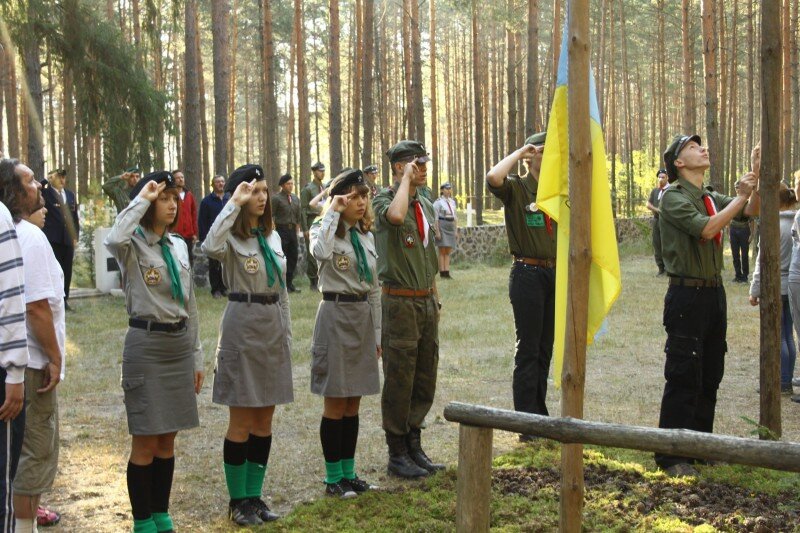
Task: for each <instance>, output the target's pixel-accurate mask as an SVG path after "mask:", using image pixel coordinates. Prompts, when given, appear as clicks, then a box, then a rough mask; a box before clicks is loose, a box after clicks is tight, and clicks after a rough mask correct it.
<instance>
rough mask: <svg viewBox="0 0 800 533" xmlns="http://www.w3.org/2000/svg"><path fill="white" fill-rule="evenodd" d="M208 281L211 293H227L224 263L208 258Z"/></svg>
mask: <svg viewBox="0 0 800 533" xmlns="http://www.w3.org/2000/svg"><path fill="white" fill-rule="evenodd" d="M208 282H209V285H211V294H214V293H217V292H218V293H220V294H225V292H226V291H227V289H226V288H225V282H223V281H222V263H220V262H219V261H217V260H216V259H211V258H210V257H209V258H208Z"/></svg>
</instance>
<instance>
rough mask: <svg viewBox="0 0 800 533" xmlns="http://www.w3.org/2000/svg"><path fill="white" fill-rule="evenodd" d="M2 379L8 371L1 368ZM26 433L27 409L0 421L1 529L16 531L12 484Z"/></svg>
mask: <svg viewBox="0 0 800 533" xmlns="http://www.w3.org/2000/svg"><path fill="white" fill-rule="evenodd" d="M0 380H2V382H3V383H5V381H6V371H5V369H3V368H0ZM5 401H6V388H5V387H0V405H2V404H3V403H4V402H5ZM24 434H25V410H24V409H23V410H22V411H21V412H20V413H19V415H18V416H17V418H15V419H14V420H11V421H9V422H0V498H2V504H1V505H0V531H3V532H5V531H14V506H13V503H12V490H11V484H12V482H13V481H14V476H15V475H16V474H17V465H18V464H19V455H20V453H22V439H23V437H24Z"/></svg>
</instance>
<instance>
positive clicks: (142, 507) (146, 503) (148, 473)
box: [127, 461, 153, 520]
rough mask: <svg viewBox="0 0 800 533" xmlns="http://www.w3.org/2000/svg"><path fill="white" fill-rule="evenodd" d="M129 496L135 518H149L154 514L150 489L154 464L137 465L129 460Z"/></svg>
mask: <svg viewBox="0 0 800 533" xmlns="http://www.w3.org/2000/svg"><path fill="white" fill-rule="evenodd" d="M127 478H128V497H129V498H130V500H131V511H132V513H133V519H134V520H147V519H148V518H150V517H151V516H152V514H153V512H152V510H151V509H150V493H151V492H150V491H151V489H152V484H153V464H152V463H151V464H149V465H135V464H133V463H131V462H130V461H129V462H128V474H127Z"/></svg>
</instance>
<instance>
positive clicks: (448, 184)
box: [439, 183, 453, 191]
mask: <svg viewBox="0 0 800 533" xmlns="http://www.w3.org/2000/svg"><path fill="white" fill-rule="evenodd" d="M443 189H447V190H448V191H449V190H452V189H453V186H452V185H450V183H443V184H442V186H441V187H439V190H440V191H441V190H443Z"/></svg>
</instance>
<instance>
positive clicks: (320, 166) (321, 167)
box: [311, 161, 325, 170]
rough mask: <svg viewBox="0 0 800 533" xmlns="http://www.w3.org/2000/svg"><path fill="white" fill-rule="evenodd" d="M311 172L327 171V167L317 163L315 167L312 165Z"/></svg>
mask: <svg viewBox="0 0 800 533" xmlns="http://www.w3.org/2000/svg"><path fill="white" fill-rule="evenodd" d="M311 170H325V165H323V164H322V163H320V162H319V161H317V162H316V163H314V164H313V165H311Z"/></svg>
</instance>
